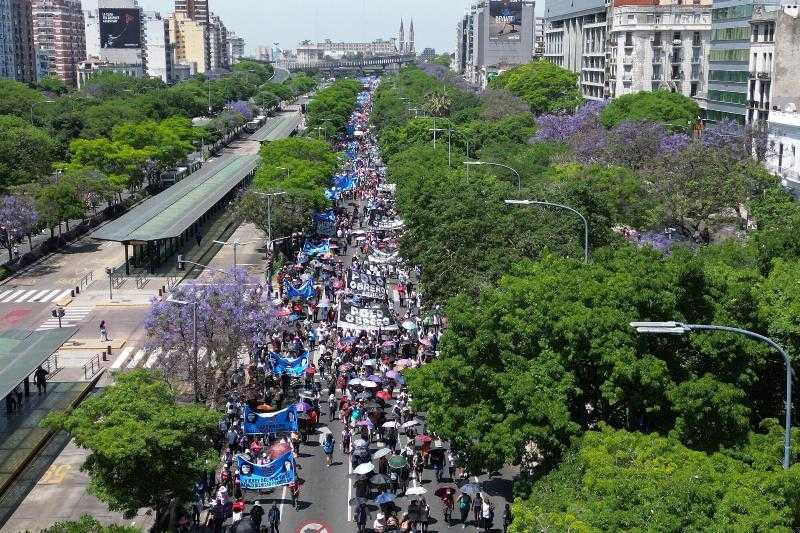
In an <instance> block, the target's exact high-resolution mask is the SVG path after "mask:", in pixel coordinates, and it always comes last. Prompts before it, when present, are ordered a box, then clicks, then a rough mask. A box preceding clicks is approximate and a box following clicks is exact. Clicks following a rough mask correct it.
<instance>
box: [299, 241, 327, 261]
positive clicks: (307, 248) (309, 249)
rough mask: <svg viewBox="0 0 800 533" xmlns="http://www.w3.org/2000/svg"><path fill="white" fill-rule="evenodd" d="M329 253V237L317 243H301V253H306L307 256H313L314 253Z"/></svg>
mask: <svg viewBox="0 0 800 533" xmlns="http://www.w3.org/2000/svg"><path fill="white" fill-rule="evenodd" d="M329 253H331V241H330V239H325V240H324V241H322V242H320V243H319V244H311V243H308V242H307V243H305V244H303V254H304V255H306V256H307V257H313V256H315V255H323V254H329Z"/></svg>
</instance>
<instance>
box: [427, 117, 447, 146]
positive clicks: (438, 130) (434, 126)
mask: <svg viewBox="0 0 800 533" xmlns="http://www.w3.org/2000/svg"><path fill="white" fill-rule="evenodd" d="M428 131H432V132H433V149H434V150H436V134H437V133H438V132H440V131H447V130H445V129H444V128H437V127H436V117H433V127H432V128H428Z"/></svg>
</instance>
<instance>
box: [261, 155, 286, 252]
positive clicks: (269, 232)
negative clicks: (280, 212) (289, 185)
mask: <svg viewBox="0 0 800 533" xmlns="http://www.w3.org/2000/svg"><path fill="white" fill-rule="evenodd" d="M286 173H287V177H288V173H289V171H288V170H287V171H286ZM256 194H257V195H259V196H264V197H266V198H267V242H268V243H269V244H268V246H269V251H270V253H272V198H273V197H275V196H283V195H285V194H286V192H285V191H277V192H256Z"/></svg>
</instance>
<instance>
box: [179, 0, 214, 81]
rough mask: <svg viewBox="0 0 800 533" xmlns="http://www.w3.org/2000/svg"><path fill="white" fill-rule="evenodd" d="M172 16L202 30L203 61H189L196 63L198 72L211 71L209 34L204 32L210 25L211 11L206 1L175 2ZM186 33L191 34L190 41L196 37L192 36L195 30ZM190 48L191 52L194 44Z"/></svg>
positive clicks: (184, 0)
mask: <svg viewBox="0 0 800 533" xmlns="http://www.w3.org/2000/svg"><path fill="white" fill-rule="evenodd" d="M174 14H175V15H176V16H177V17H178V18H179V19H181V20H191V21H194V22H196V23H197V24H198V25H200V26H201V27H202V28H203V29H204V31H203V41H204V45H203V54H204V57H203V61H191V62H196V63H198V64H197V69H198V70H197V71H198V72H206V71H208V70H211V69H212V66H211V62H212V58H211V54H212V50H211V46H212V45H211V32H208V31H205V30H206V28H207V27H208V26H209V25H210V24H211V9H209V6H208V0H175V13H174ZM187 31H188V32H189V33H191V34H192V35H191V38H192V39H194V38H195V37H196V36H195V35H194V33H195V30H194V29H193V28H188V29H187ZM173 42H174V40H173ZM191 48H192V50H194V48H195V43H192V46H191ZM193 59H196V58H193Z"/></svg>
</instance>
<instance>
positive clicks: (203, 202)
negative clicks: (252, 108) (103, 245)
mask: <svg viewBox="0 0 800 533" xmlns="http://www.w3.org/2000/svg"><path fill="white" fill-rule="evenodd" d="M258 159H259V158H258V156H257V155H240V154H223V155H222V156H220V157H218V158H217V159H215V160H213V161H210V162H209V163H206V164H205V165H203V166H202V167H201V168H200V170H198V171H197V172H195V173H193V174H191V175H190V176H189V177H187V178H185V179H183V180H181V181H179V182H178V183H176V184H175V185H173V186H172V187H170V188H168V189H167V190H165V191H163V192H161V193H160V194H157V195H156V196H153V197H152V198H149V199H148V200H145V201H144V202H142V203H141V204H139V205H137V206H136V207H134V208H133V209H131V210H130V211H128V212H127V213H125V214H124V215H122V216H121V217H119V218H118V219H116V220H114V221H112V222H109V223H108V224H106V225H105V226H103V227H102V228H100V229H98V230H97V231H95V232H94V233H92V238H94V239H97V240H101V241H115V242H129V241H156V240H159V239H168V238H171V237H178V236H179V235H181V234H182V233H183V232H184V231H186V230H187V229H189V227H191V225H192V224H194V223H195V222H196V221H197V220H198V219H200V217H201V216H203V215H204V214H206V213H207V212H208V211H209V210H211V208H212V207H214V205H216V203H217V202H219V201H220V200H222V198H224V197H225V195H226V194H228V193H229V192H230V191H231V190H232V189H233V188H234V187H236V186H237V185H238V184H239V183H241V181H242V180H243V179H245V177H247V175H248V174H250V173H251V172H252V171H253V170H254V169H255V168H256V166H258Z"/></svg>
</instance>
